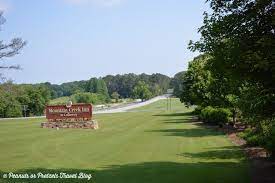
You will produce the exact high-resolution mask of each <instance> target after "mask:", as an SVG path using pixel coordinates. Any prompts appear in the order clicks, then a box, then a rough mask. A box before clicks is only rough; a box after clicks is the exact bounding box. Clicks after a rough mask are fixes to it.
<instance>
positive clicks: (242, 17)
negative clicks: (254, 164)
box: [178, 0, 275, 155]
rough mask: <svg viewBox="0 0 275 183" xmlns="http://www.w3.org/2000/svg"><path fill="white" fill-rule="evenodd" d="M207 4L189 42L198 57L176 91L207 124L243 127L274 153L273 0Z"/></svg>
mask: <svg viewBox="0 0 275 183" xmlns="http://www.w3.org/2000/svg"><path fill="white" fill-rule="evenodd" d="M208 2H209V3H210V6H211V9H212V12H211V13H204V23H203V26H202V27H200V28H199V33H200V34H201V38H200V40H199V41H195V42H193V41H191V42H190V44H189V49H190V50H192V51H199V52H201V55H200V56H198V57H196V58H194V60H193V61H191V62H190V63H189V67H188V70H187V71H186V72H185V73H184V74H183V77H182V82H181V86H182V88H181V92H180V93H179V94H178V95H179V96H180V98H181V101H182V102H184V103H185V104H186V105H189V106H190V105H196V106H197V108H196V112H197V114H198V115H199V116H200V118H201V119H202V120H204V121H205V122H208V123H210V122H213V123H221V122H225V123H226V122H231V123H232V125H234V124H236V123H237V122H238V123H241V124H244V125H246V126H247V127H248V128H247V129H246V130H245V131H244V132H243V133H241V136H242V137H243V138H245V139H246V140H247V142H248V143H249V144H252V145H262V146H265V147H266V148H267V149H268V150H270V153H271V154H273V155H275V118H274V117H275V74H274V73H275V31H274V30H275V4H274V1H272V0H249V1H246V0H228V1H220V0H209V1H208ZM228 117H231V118H232V119H231V120H230V121H229V120H228ZM217 119H218V120H217ZM220 125H223V124H220Z"/></svg>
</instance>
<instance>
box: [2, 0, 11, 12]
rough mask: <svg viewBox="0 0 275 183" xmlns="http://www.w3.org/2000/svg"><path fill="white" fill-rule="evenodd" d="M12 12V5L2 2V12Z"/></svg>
mask: <svg viewBox="0 0 275 183" xmlns="http://www.w3.org/2000/svg"><path fill="white" fill-rule="evenodd" d="M9 10H10V4H9V3H8V2H7V1H4V0H0V11H3V12H7V11H9Z"/></svg>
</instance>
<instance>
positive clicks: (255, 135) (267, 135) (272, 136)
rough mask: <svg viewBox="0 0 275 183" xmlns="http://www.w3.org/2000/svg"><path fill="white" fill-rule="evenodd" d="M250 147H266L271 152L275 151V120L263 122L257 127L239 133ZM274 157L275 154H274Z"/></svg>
mask: <svg viewBox="0 0 275 183" xmlns="http://www.w3.org/2000/svg"><path fill="white" fill-rule="evenodd" d="M239 136H240V137H242V138H244V139H245V140H246V141H247V143H248V144H249V145H253V146H264V147H265V148H266V149H268V150H269V151H270V152H272V151H273V152H274V149H275V120H274V119H272V120H270V121H267V120H263V121H261V122H260V123H259V124H258V126H257V127H253V128H251V127H250V128H247V129H245V130H244V131H243V132H241V133H239ZM273 155H274V154H273Z"/></svg>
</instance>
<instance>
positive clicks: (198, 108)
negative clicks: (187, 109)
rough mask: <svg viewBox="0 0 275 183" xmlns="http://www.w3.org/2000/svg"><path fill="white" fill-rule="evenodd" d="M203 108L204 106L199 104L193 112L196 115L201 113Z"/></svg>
mask: <svg viewBox="0 0 275 183" xmlns="http://www.w3.org/2000/svg"><path fill="white" fill-rule="evenodd" d="M202 109H203V108H202V107H201V106H197V107H196V108H195V110H194V111H193V112H192V114H194V115H200V113H201V110H202Z"/></svg>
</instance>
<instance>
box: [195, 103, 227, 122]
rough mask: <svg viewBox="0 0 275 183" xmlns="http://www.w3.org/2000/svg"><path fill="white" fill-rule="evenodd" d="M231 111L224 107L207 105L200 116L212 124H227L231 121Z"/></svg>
mask: <svg viewBox="0 0 275 183" xmlns="http://www.w3.org/2000/svg"><path fill="white" fill-rule="evenodd" d="M230 116H231V112H230V111H229V110H228V109H224V108H213V107H211V106H207V107H206V108H204V109H202V110H201V113H200V118H201V119H202V120H203V121H204V122H206V123H210V124H225V123H227V122H229V119H230Z"/></svg>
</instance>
